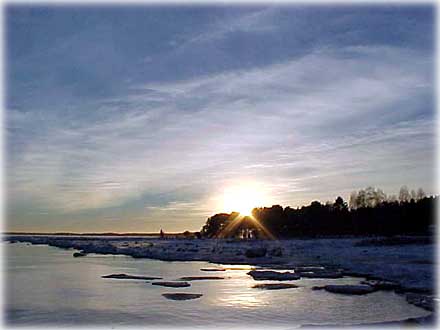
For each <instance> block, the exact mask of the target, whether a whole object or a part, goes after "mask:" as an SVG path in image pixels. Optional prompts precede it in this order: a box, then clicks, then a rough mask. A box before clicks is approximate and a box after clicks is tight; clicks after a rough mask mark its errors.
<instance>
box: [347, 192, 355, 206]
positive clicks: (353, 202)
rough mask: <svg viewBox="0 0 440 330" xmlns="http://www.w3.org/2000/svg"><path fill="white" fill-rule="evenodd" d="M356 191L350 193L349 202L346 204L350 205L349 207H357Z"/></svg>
mask: <svg viewBox="0 0 440 330" xmlns="http://www.w3.org/2000/svg"><path fill="white" fill-rule="evenodd" d="M356 201H357V192H356V191H353V192H352V193H351V194H350V200H349V202H348V205H349V206H350V209H353V210H354V209H356V208H357V202H356Z"/></svg>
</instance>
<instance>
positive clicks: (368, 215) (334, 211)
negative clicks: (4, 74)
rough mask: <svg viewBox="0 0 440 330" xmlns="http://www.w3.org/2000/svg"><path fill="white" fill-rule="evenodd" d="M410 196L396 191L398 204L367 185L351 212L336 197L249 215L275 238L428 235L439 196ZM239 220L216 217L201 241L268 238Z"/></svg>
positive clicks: (419, 193)
mask: <svg viewBox="0 0 440 330" xmlns="http://www.w3.org/2000/svg"><path fill="white" fill-rule="evenodd" d="M410 196H411V195H410V194H409V193H408V188H406V187H402V188H401V189H400V192H399V200H400V201H397V198H396V197H395V196H393V195H392V196H390V197H388V198H387V196H386V194H385V193H384V192H383V191H382V190H381V189H375V188H373V187H368V188H366V189H361V190H360V191H359V192H352V193H351V195H350V209H349V208H348V207H347V203H346V202H345V201H344V200H343V198H342V197H340V196H339V197H338V198H336V200H335V202H334V203H326V204H321V203H320V202H319V201H313V202H312V203H310V205H308V206H302V207H301V208H296V209H295V208H291V207H286V208H284V209H283V207H282V206H280V205H273V206H271V207H259V208H255V209H253V211H252V215H253V217H254V219H256V220H257V222H258V223H259V224H261V226H262V227H264V228H265V229H266V230H268V231H269V232H271V233H272V235H273V236H275V237H277V238H287V237H304V236H307V237H315V236H329V235H355V236H359V235H428V234H432V227H433V225H434V224H435V219H434V218H435V217H434V212H433V210H434V206H435V204H436V203H437V201H438V197H425V193H424V192H423V190H422V189H419V190H418V191H417V193H416V199H414V198H412V199H411V198H410ZM237 216H238V213H231V214H227V213H220V214H216V215H214V216H212V217H210V218H209V219H208V220H207V222H206V224H205V225H204V226H203V228H202V230H201V232H200V233H201V235H202V236H203V237H237V236H238V234H239V233H243V232H244V233H249V230H252V232H253V233H255V236H256V237H260V238H264V237H268V235H266V233H265V232H264V231H262V229H261V228H260V226H256V225H255V221H254V219H252V218H250V217H244V218H243V217H241V218H240V219H241V220H237ZM231 224H233V225H231ZM225 228H226V230H225ZM225 232H226V233H227V235H225Z"/></svg>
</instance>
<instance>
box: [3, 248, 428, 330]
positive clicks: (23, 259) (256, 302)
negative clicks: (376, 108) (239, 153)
mask: <svg viewBox="0 0 440 330" xmlns="http://www.w3.org/2000/svg"><path fill="white" fill-rule="evenodd" d="M5 249H6V257H7V258H6V263H5V270H6V285H5V289H6V297H5V305H6V306H5V308H6V312H5V316H6V321H7V322H8V324H10V325H54V326H55V325H112V326H113V327H118V326H119V327H122V326H127V325H155V326H157V325H167V326H185V325H188V326H200V327H206V326H213V325H217V326H218V325H222V326H225V327H226V326H228V327H230V326H234V325H236V326H252V327H255V326H265V325H270V326H272V327H274V326H281V327H283V328H286V327H288V328H292V327H294V326H295V325H302V324H321V325H322V324H360V323H373V322H384V321H395V320H402V319H406V318H409V317H419V316H425V315H428V314H429V313H428V312H426V311H424V310H423V309H420V308H418V307H415V306H412V305H409V304H407V303H406V301H405V299H404V298H403V297H402V296H400V295H397V294H395V293H392V292H375V293H372V294H369V295H365V296H346V295H338V294H332V293H327V292H325V291H323V290H320V291H312V290H311V287H312V286H315V285H325V284H342V283H344V284H345V283H346V284H349V283H350V284H355V283H359V281H360V279H355V278H344V279H335V280H329V279H301V280H298V281H294V283H295V284H297V285H299V286H300V287H299V288H297V289H285V290H272V291H266V290H260V289H254V288H252V286H253V285H254V284H256V281H254V280H253V279H252V278H251V277H250V276H248V275H246V273H247V270H228V271H226V272H202V271H200V268H206V267H215V266H218V265H213V264H209V263H206V262H163V261H157V260H149V259H133V258H131V257H127V256H103V255H88V256H87V257H82V258H73V257H72V252H73V251H72V250H61V249H58V248H55V247H49V246H45V245H27V244H24V243H19V244H5ZM234 267H236V265H235V266H234ZM112 273H127V274H137V275H146V276H150V275H151V276H158V277H163V278H164V280H175V279H177V278H179V277H182V276H197V275H199V276H200V275H205V276H206V275H212V276H224V277H227V279H225V280H211V281H193V282H191V284H192V285H191V287H189V288H178V289H177V288H165V287H159V286H153V285H151V284H150V283H148V282H145V281H135V280H115V279H103V278H101V276H102V275H106V274H112ZM264 282H265V281H259V282H258V283H264ZM167 292H188V293H202V294H203V297H201V298H200V299H196V300H188V301H172V300H167V299H165V298H164V297H163V296H162V293H167Z"/></svg>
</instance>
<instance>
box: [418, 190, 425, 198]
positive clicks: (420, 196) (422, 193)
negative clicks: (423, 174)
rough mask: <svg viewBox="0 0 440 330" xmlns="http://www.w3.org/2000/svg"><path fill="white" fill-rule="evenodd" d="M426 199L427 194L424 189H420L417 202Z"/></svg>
mask: <svg viewBox="0 0 440 330" xmlns="http://www.w3.org/2000/svg"><path fill="white" fill-rule="evenodd" d="M425 197H426V194H425V192H424V191H423V189H422V188H419V189H418V190H417V200H419V199H423V198H425Z"/></svg>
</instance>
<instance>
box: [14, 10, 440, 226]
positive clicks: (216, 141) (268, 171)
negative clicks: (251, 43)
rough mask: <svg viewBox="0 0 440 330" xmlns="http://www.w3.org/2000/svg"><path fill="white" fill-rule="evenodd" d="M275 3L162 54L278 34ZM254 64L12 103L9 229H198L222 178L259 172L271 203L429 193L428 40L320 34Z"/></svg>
mask: <svg viewBox="0 0 440 330" xmlns="http://www.w3.org/2000/svg"><path fill="white" fill-rule="evenodd" d="M281 13H282V11H278V10H276V9H273V8H269V9H258V10H252V11H249V12H243V13H240V14H239V15H237V14H235V15H233V16H231V17H226V18H224V17H222V18H221V19H220V18H219V20H218V21H216V22H215V24H212V25H210V29H208V30H207V31H205V32H200V31H192V34H190V35H192V36H191V37H190V38H188V39H186V41H185V42H184V43H183V46H182V45H180V48H179V47H177V48H173V47H171V48H170V50H169V53H168V55H167V56H168V59H170V58H173V57H174V56H176V54H181V55H182V56H183V55H184V54H185V52H186V50H185V49H187V48H188V47H194V48H195V49H198V48H200V49H202V48H203V47H204V46H205V45H207V44H209V43H213V42H215V43H220V44H221V43H222V42H228V41H229V40H230V39H231V38H232V39H233V38H234V37H235V36H237V35H242V34H245V35H250V34H252V35H253V37H256V38H261V40H265V38H267V37H268V36H273V35H280V34H281V35H282V34H283V33H285V32H283V31H284V30H285V26H284V25H283V24H285V23H283V24H276V22H277V19H279V18H280V17H281V16H280V15H281ZM298 13H302V11H298ZM339 18H341V16H340V17H339ZM335 19H336V16H335V17H331V18H329V21H334V20H335ZM228 22H229V23H228ZM221 23H228V24H224V25H222V26H223V27H221ZM219 24H220V25H219ZM295 24H299V23H298V22H296V23H295ZM256 35H257V36H256ZM249 38H250V37H249ZM171 40H174V37H173V38H171ZM193 51H194V49H192V50H191V52H193ZM201 54H203V52H202V53H201ZM155 61H156V60H155V58H154V57H152V58H151V61H150V60H149V61H148V63H155ZM157 63H159V64H160V63H162V62H161V61H160V60H159V61H158V62H157ZM254 64H255V65H252V66H245V67H243V68H237V67H235V66H234V65H231V66H230V67H229V68H225V69H223V70H220V71H219V72H211V71H209V70H206V72H203V73H201V74H193V73H192V74H188V75H186V77H185V78H183V79H182V77H181V76H179V75H177V76H176V78H175V79H169V78H167V79H165V80H157V79H156V80H154V79H153V80H148V79H144V80H139V77H136V78H135V79H130V80H128V81H127V82H125V83H124V86H125V87H124V89H123V92H119V93H115V94H114V95H97V96H96V97H94V98H93V100H89V99H87V100H86V101H84V102H79V103H78V102H77V101H75V102H73V103H71V104H70V106H62V107H61V108H60V109H55V108H53V107H51V106H49V105H47V106H46V105H45V106H44V107H41V106H38V107H34V108H33V107H31V106H30V107H26V108H23V104H22V105H20V106H18V105H17V106H16V107H14V106H10V107H9V109H8V111H7V144H8V153H7V154H8V157H7V173H8V178H7V194H8V214H9V218H11V219H15V220H13V221H12V224H13V226H12V228H21V227H23V226H27V228H30V227H32V226H35V228H44V227H45V226H46V227H50V226H54V227H57V228H70V230H73V228H75V226H80V227H81V228H85V229H84V230H83V231H87V230H88V229H90V230H100V229H102V230H113V229H112V228H116V227H118V228H127V229H128V228H130V229H131V230H133V229H134V230H146V231H149V230H158V228H162V227H164V228H170V229H172V230H182V229H185V228H189V229H197V228H199V227H200V225H201V224H202V223H203V221H204V220H205V218H206V217H207V216H209V215H210V214H211V213H212V212H216V211H221V209H220V206H221V201H220V200H219V196H221V194H222V191H223V189H225V188H226V187H230V186H233V185H234V184H239V183H240V182H242V181H244V180H250V181H256V182H258V183H259V184H261V186H262V187H264V188H262V189H265V194H266V195H267V196H269V197H268V201H267V203H268V204H269V203H281V204H283V205H291V206H298V205H302V204H304V203H308V202H310V200H312V199H320V200H322V201H326V200H327V199H330V198H333V197H335V195H336V194H341V195H344V197H346V196H347V195H348V193H349V192H350V191H351V190H353V189H357V188H361V187H364V186H366V185H370V184H372V185H377V186H380V187H382V188H384V189H385V190H388V191H389V192H391V191H395V190H397V189H398V187H399V186H400V185H402V184H407V185H413V186H419V185H420V186H422V187H423V188H424V189H425V190H426V191H428V192H434V191H433V189H434V188H433V187H432V183H431V182H432V175H433V152H434V141H433V138H434V134H435V127H434V124H433V114H434V109H433V105H432V102H433V101H432V98H433V77H432V73H431V72H432V67H433V54H431V53H430V52H427V51H426V49H424V48H421V47H409V45H406V46H405V47H402V46H401V45H382V44H377V43H370V44H365V45H353V44H352V43H349V44H347V45H341V44H338V46H334V45H331V44H329V43H321V44H317V45H315V46H314V47H313V48H308V50H307V52H305V53H303V54H302V55H301V56H297V55H295V56H292V57H288V58H286V59H283V60H279V58H273V60H272V62H270V63H265V64H264V65H261V64H259V65H256V64H257V63H254ZM148 65H150V64H148ZM14 86H15V85H14ZM14 104H19V103H12V105H14ZM55 104H58V103H55ZM47 213H49V214H47ZM90 218H93V220H88V219H90ZM117 219H119V223H118V224H117V225H115V222H114V221H113V220H117ZM110 220H112V221H110ZM14 221H15V222H14ZM14 224H15V226H16V227H14ZM167 226H168V227H167ZM33 228H34V227H33ZM145 228H148V229H145ZM114 230H116V229H114Z"/></svg>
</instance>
